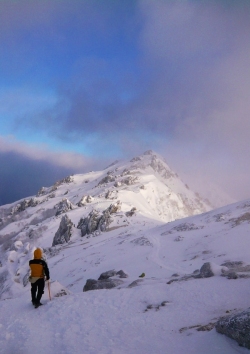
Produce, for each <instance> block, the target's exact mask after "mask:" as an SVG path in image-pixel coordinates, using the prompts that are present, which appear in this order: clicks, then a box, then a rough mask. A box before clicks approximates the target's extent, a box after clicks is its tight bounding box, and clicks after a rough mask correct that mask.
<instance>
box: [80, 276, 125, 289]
mask: <svg viewBox="0 0 250 354" xmlns="http://www.w3.org/2000/svg"><path fill="white" fill-rule="evenodd" d="M122 283H123V281H122V280H120V279H110V278H108V279H103V280H95V279H88V280H87V281H86V284H85V285H84V288H83V291H89V290H97V289H112V288H115V287H116V286H119V285H121V284H122Z"/></svg>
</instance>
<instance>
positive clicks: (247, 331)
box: [215, 309, 250, 349]
mask: <svg viewBox="0 0 250 354" xmlns="http://www.w3.org/2000/svg"><path fill="white" fill-rule="evenodd" d="M215 328H216V331H217V332H218V333H222V334H225V335H226V336H228V337H230V338H232V339H235V340H236V341H237V342H238V343H239V345H240V346H242V347H246V348H248V349H250V309H248V310H246V311H243V312H241V313H239V314H237V315H233V316H230V317H224V318H221V319H220V320H219V321H218V322H217V323H216V325H215Z"/></svg>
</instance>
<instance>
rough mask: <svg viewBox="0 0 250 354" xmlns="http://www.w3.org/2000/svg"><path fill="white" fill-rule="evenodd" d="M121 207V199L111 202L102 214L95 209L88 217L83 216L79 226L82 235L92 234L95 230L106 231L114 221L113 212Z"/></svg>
mask: <svg viewBox="0 0 250 354" xmlns="http://www.w3.org/2000/svg"><path fill="white" fill-rule="evenodd" d="M120 208H121V205H120V201H118V202H117V203H116V204H110V206H109V207H108V208H107V209H105V210H104V211H103V212H102V214H99V212H98V211H97V210H95V209H94V210H92V211H91V212H90V213H89V215H88V216H87V217H85V218H81V219H80V221H79V223H78V225H77V228H78V229H80V230H81V235H82V237H83V236H86V235H89V234H92V233H94V232H95V231H101V232H103V231H106V230H107V228H108V226H109V225H110V223H111V221H112V220H111V214H114V213H116V212H118V211H120Z"/></svg>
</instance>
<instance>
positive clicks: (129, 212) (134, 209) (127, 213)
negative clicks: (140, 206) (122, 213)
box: [126, 207, 136, 217]
mask: <svg viewBox="0 0 250 354" xmlns="http://www.w3.org/2000/svg"><path fill="white" fill-rule="evenodd" d="M135 212H136V208H135V207H133V208H132V209H131V210H130V211H127V212H126V216H128V217H129V216H133V215H134V214H135Z"/></svg>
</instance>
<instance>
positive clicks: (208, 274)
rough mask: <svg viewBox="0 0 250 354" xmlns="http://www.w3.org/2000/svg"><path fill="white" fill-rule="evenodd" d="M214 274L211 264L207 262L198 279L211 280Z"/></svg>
mask: <svg viewBox="0 0 250 354" xmlns="http://www.w3.org/2000/svg"><path fill="white" fill-rule="evenodd" d="M213 276H214V273H213V271H212V269H211V264H210V262H206V263H204V264H203V266H202V267H201V269H200V274H198V275H197V277H198V278H210V277H213Z"/></svg>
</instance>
